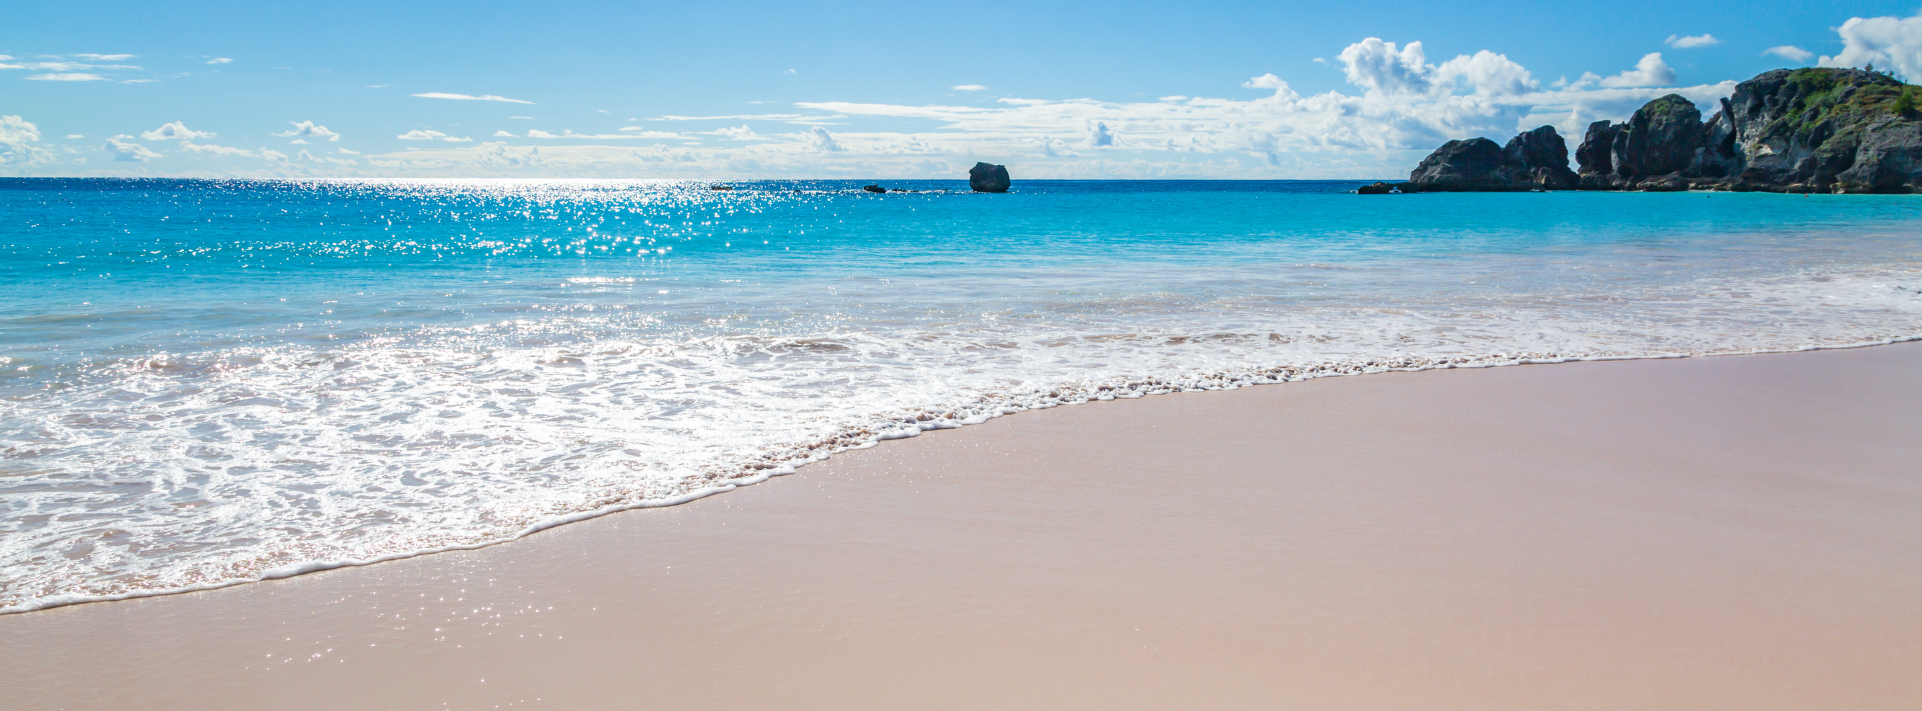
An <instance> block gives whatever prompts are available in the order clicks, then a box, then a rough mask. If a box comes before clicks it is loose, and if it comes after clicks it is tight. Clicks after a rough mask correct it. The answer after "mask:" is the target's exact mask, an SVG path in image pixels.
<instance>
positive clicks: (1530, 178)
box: [1502, 126, 1575, 190]
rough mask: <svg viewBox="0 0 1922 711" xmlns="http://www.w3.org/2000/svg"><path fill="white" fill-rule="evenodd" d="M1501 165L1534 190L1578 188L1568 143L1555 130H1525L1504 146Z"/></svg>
mask: <svg viewBox="0 0 1922 711" xmlns="http://www.w3.org/2000/svg"><path fill="white" fill-rule="evenodd" d="M1502 164H1503V167H1504V168H1506V169H1507V170H1508V171H1509V173H1510V174H1511V175H1512V176H1513V178H1514V179H1519V180H1522V181H1525V182H1528V183H1531V185H1530V187H1531V188H1540V189H1544V190H1567V189H1569V188H1573V187H1575V171H1572V170H1569V169H1568V143H1567V142H1565V141H1563V140H1562V137H1561V135H1560V134H1557V133H1555V127H1553V126H1542V127H1540V128H1537V129H1535V130H1533V131H1524V132H1522V133H1521V134H1518V135H1516V136H1515V137H1514V138H1511V139H1509V140H1508V145H1506V146H1503V147H1502Z"/></svg>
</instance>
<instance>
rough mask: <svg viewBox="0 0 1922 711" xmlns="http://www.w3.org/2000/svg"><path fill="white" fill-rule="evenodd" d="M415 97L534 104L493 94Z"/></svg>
mask: <svg viewBox="0 0 1922 711" xmlns="http://www.w3.org/2000/svg"><path fill="white" fill-rule="evenodd" d="M414 96H418V97H420V98H423V99H455V100H459V101H504V102H507V103H510V104H531V103H534V102H532V101H521V100H520V99H509V98H507V97H505V96H495V95H493V94H483V95H481V96H472V95H469V94H443V93H440V92H428V93H425V94H414Z"/></svg>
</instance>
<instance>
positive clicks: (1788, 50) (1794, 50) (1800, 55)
mask: <svg viewBox="0 0 1922 711" xmlns="http://www.w3.org/2000/svg"><path fill="white" fill-rule="evenodd" d="M1762 53H1763V54H1773V55H1775V56H1777V57H1781V58H1783V59H1786V60H1789V61H1791V62H1806V61H1809V58H1810V57H1814V56H1815V53H1814V52H1810V51H1808V50H1806V49H1802V48H1801V47H1797V46H1795V45H1792V44H1785V45H1782V46H1780V47H1770V48H1768V49H1765V50H1762Z"/></svg>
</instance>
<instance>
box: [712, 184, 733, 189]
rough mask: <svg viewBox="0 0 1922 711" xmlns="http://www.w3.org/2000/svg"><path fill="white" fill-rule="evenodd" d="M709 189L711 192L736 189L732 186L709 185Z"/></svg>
mask: <svg viewBox="0 0 1922 711" xmlns="http://www.w3.org/2000/svg"><path fill="white" fill-rule="evenodd" d="M707 189H709V190H733V189H734V186H731V185H709V186H707Z"/></svg>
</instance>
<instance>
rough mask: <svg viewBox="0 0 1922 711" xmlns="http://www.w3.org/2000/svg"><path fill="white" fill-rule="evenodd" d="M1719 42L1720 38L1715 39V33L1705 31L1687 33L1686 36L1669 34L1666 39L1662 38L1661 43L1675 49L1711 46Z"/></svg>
mask: <svg viewBox="0 0 1922 711" xmlns="http://www.w3.org/2000/svg"><path fill="white" fill-rule="evenodd" d="M1721 43H1722V41H1721V40H1718V39H1715V35H1711V34H1706V33H1704V34H1699V35H1689V36H1686V37H1684V36H1681V35H1669V36H1668V39H1665V40H1662V44H1665V45H1668V46H1670V47H1674V48H1676V49H1689V48H1691V47H1713V46H1715V45H1718V44H1721Z"/></svg>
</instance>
